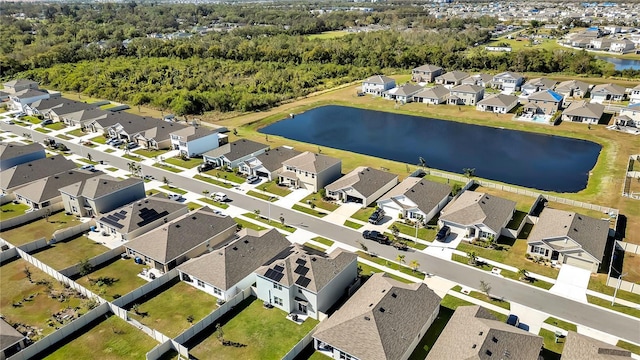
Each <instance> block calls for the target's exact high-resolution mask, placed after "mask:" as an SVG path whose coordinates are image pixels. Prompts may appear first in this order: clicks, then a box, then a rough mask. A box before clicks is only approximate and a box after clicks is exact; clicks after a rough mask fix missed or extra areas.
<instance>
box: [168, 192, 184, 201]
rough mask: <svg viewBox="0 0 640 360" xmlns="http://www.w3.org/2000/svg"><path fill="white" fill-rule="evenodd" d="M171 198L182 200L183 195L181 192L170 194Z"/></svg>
mask: <svg viewBox="0 0 640 360" xmlns="http://www.w3.org/2000/svg"><path fill="white" fill-rule="evenodd" d="M169 200H175V201H180V200H182V195H180V194H169Z"/></svg>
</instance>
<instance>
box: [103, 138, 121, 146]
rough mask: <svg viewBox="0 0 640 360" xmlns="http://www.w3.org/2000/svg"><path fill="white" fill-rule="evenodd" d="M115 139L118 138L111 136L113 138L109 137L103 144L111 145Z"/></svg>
mask: <svg viewBox="0 0 640 360" xmlns="http://www.w3.org/2000/svg"><path fill="white" fill-rule="evenodd" d="M116 140H118V138H114V137H113V138H109V139H107V141H106V142H105V144H107V145H113V142H114V141H116Z"/></svg>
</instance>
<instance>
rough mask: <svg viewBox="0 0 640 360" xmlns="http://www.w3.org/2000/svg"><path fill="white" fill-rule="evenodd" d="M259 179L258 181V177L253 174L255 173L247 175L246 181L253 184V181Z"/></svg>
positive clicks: (255, 181)
mask: <svg viewBox="0 0 640 360" xmlns="http://www.w3.org/2000/svg"><path fill="white" fill-rule="evenodd" d="M259 181H260V178H259V177H257V176H255V175H250V176H249V177H247V182H248V183H249V184H255V183H257V182H259Z"/></svg>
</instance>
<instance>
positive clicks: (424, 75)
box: [411, 65, 444, 83]
mask: <svg viewBox="0 0 640 360" xmlns="http://www.w3.org/2000/svg"><path fill="white" fill-rule="evenodd" d="M443 73H444V69H442V68H441V67H440V66H436V65H422V66H418V67H417V68H415V69H413V70H411V81H413V82H417V83H421V82H427V83H430V82H433V81H434V80H435V79H436V77H438V76H440V75H442V74H443Z"/></svg>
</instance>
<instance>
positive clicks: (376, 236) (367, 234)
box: [362, 230, 389, 244]
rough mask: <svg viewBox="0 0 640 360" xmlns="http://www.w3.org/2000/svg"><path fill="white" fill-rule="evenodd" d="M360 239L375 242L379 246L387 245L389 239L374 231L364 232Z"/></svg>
mask: <svg viewBox="0 0 640 360" xmlns="http://www.w3.org/2000/svg"><path fill="white" fill-rule="evenodd" d="M362 237H363V238H365V239H368V240H373V241H377V242H379V243H380V244H389V237H387V236H386V235H384V234H382V233H380V231H375V230H365V231H364V232H363V233H362Z"/></svg>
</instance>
